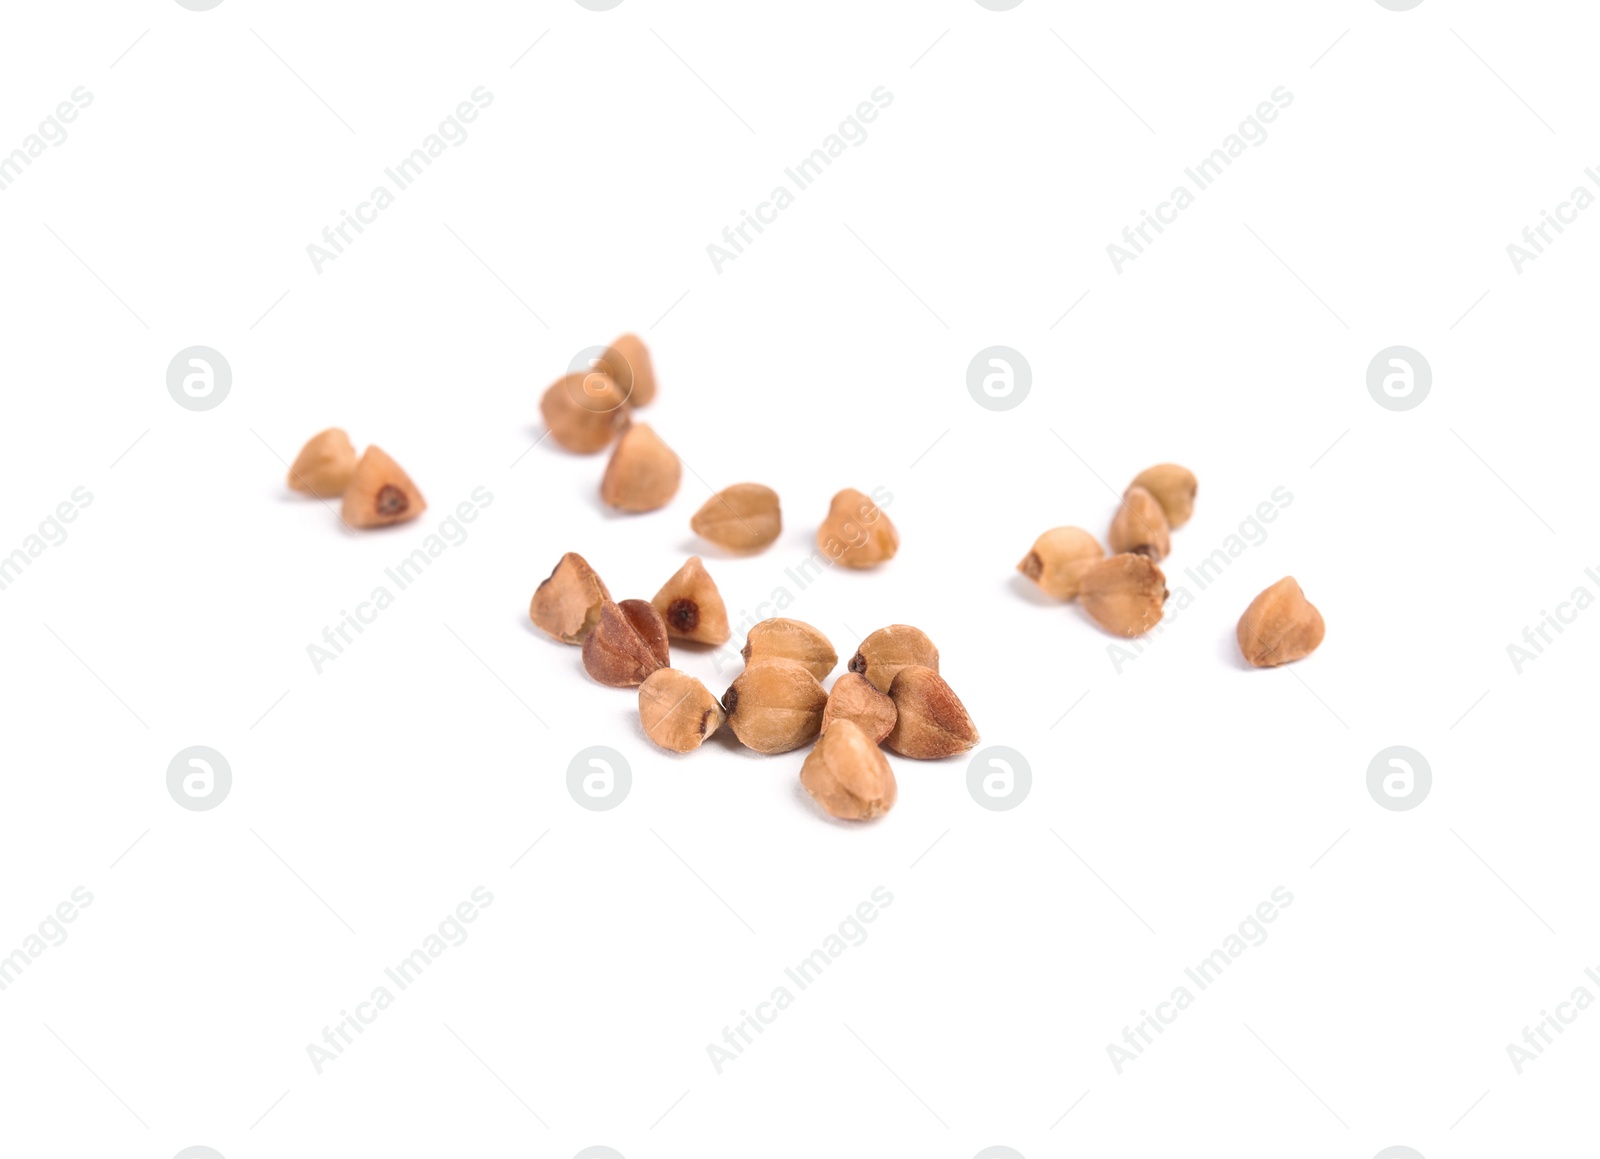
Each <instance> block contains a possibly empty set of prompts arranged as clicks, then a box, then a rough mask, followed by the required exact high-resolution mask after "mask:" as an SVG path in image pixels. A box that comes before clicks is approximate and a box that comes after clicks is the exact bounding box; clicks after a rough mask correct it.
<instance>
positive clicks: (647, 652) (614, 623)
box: [583, 600, 670, 688]
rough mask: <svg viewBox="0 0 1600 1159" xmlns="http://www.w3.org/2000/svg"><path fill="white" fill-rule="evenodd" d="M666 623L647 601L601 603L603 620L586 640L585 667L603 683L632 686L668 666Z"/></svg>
mask: <svg viewBox="0 0 1600 1159" xmlns="http://www.w3.org/2000/svg"><path fill="white" fill-rule="evenodd" d="M669 659H670V658H669V656H668V654H667V625H666V624H665V623H664V622H663V621H662V619H661V613H660V612H657V611H656V610H655V608H653V607H651V606H650V604H649V603H647V602H646V601H644V600H623V601H622V602H621V603H620V604H614V603H612V602H611V601H610V600H607V601H606V602H605V603H603V604H601V605H600V622H599V623H597V624H596V625H595V626H594V630H593V631H591V632H590V633H589V634H588V636H586V637H585V638H584V641H583V667H584V670H585V671H586V672H588V673H589V675H590V676H593V677H594V678H595V679H596V680H598V681H599V682H600V683H601V684H608V685H610V686H611V687H612V688H632V687H634V686H635V685H638V684H643V683H644V682H645V680H646V679H648V678H649V676H650V674H651V673H652V672H654V671H655V670H656V669H658V668H665V667H666V666H667V663H668V661H669Z"/></svg>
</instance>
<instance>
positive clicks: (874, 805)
mask: <svg viewBox="0 0 1600 1159" xmlns="http://www.w3.org/2000/svg"><path fill="white" fill-rule="evenodd" d="M800 783H801V784H802V785H804V786H805V790H806V792H808V793H810V794H811V797H812V799H813V800H814V801H816V803H817V804H819V805H821V806H822V807H823V809H825V810H826V811H827V812H828V814H829V815H830V816H833V817H838V818H840V819H841V820H845V821H867V820H870V819H871V818H873V817H881V816H883V815H884V814H885V813H887V812H888V811H889V810H890V809H892V808H893V807H894V801H895V796H896V787H895V782H894V770H892V769H891V768H890V767H889V761H888V759H887V758H886V757H885V756H884V755H883V753H882V752H881V751H880V750H879V748H878V746H877V745H876V744H874V743H873V741H872V738H871V737H869V736H867V735H866V734H865V733H863V732H862V731H861V730H860V729H859V728H857V727H856V726H855V725H854V724H852V723H851V722H850V721H848V720H837V721H834V723H833V727H832V728H830V729H829V730H828V731H827V732H826V733H824V734H823V736H822V739H821V740H819V741H818V742H817V747H816V748H814V749H812V750H811V754H810V755H809V756H807V757H806V763H805V764H803V765H802V766H800Z"/></svg>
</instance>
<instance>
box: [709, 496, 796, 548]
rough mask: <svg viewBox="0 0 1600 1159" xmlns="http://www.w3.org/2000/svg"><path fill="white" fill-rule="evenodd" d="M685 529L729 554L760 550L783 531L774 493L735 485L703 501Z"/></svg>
mask: <svg viewBox="0 0 1600 1159" xmlns="http://www.w3.org/2000/svg"><path fill="white" fill-rule="evenodd" d="M689 526H690V527H692V528H693V529H694V533H695V534H696V535H698V536H700V537H701V538H702V539H708V540H710V541H711V542H712V543H714V544H716V545H717V546H718V547H725V548H727V549H728V550H729V551H760V550H761V549H762V548H763V547H766V546H767V545H768V544H769V543H771V542H772V541H773V540H774V539H777V538H778V533H779V532H781V531H782V530H783V514H782V512H781V511H780V510H779V507H778V493H777V492H776V491H774V490H773V489H772V488H771V487H764V486H762V485H761V484H760V483H735V484H734V485H733V486H732V487H725V488H723V489H722V490H721V491H718V492H717V493H716V494H715V495H713V496H712V497H711V498H709V499H707V500H706V501H705V504H704V505H703V506H702V507H701V508H700V510H698V511H696V512H695V513H694V518H693V519H691V520H689Z"/></svg>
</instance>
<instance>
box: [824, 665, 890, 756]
mask: <svg viewBox="0 0 1600 1159" xmlns="http://www.w3.org/2000/svg"><path fill="white" fill-rule="evenodd" d="M894 719H895V711H894V701H892V700H890V699H889V697H888V696H887V695H886V694H885V693H882V692H879V691H878V690H877V689H876V688H874V687H873V686H872V684H871V682H870V681H868V680H867V678H866V677H865V676H862V675H860V674H858V673H855V672H846V673H844V674H843V675H841V676H840V677H839V679H837V680H835V681H834V682H833V691H831V692H829V693H828V707H827V708H825V709H823V712H822V731H823V732H824V733H826V732H827V731H828V729H829V727H830V726H831V725H832V724H833V723H834V722H835V721H839V720H848V721H849V722H850V723H851V724H854V725H856V726H857V727H859V728H860V729H861V731H862V732H864V733H866V734H867V737H868V739H869V740H871V741H872V743H873V744H879V743H880V742H882V740H883V738H884V737H886V736H888V735H889V733H890V732H892V731H893V730H894Z"/></svg>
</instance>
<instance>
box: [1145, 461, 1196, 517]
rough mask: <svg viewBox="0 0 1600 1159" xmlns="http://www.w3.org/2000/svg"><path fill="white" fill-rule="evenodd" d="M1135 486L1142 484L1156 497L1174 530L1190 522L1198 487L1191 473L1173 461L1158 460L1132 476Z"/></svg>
mask: <svg viewBox="0 0 1600 1159" xmlns="http://www.w3.org/2000/svg"><path fill="white" fill-rule="evenodd" d="M1133 485H1134V486H1135V487H1143V488H1144V489H1145V490H1146V491H1148V492H1150V494H1152V495H1154V496H1155V497H1156V502H1158V503H1160V504H1161V510H1162V511H1163V512H1165V513H1166V516H1167V526H1168V527H1170V528H1171V529H1172V530H1173V531H1176V530H1178V528H1180V527H1182V526H1183V525H1184V524H1185V523H1187V522H1189V516H1191V515H1193V514H1194V496H1195V492H1197V491H1198V490H1199V489H1200V484H1199V483H1197V482H1196V481H1195V477H1194V472H1193V471H1191V470H1189V468H1187V467H1180V466H1178V464H1176V463H1160V464H1158V465H1157V466H1154V467H1150V468H1149V469H1147V470H1144V471H1140V472H1139V473H1138V474H1137V475H1135V476H1134V477H1133Z"/></svg>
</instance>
